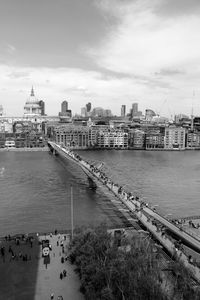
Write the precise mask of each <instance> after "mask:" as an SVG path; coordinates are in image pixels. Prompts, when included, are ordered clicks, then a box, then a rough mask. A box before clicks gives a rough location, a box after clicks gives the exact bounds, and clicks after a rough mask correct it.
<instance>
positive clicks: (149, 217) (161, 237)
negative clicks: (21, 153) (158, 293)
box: [48, 141, 200, 282]
mask: <svg viewBox="0 0 200 300" xmlns="http://www.w3.org/2000/svg"><path fill="white" fill-rule="evenodd" d="M48 146H49V148H50V150H51V151H52V153H54V154H60V155H61V156H63V157H65V158H66V159H68V160H70V161H72V162H74V163H76V164H77V165H78V166H79V167H80V168H81V169H82V170H83V172H84V173H85V174H86V175H87V177H88V178H89V184H90V185H91V187H97V186H98V185H100V184H103V185H104V186H106V187H107V188H108V190H109V191H111V192H112V193H113V194H114V195H115V196H116V197H117V199H118V200H120V201H121V203H123V204H124V205H125V206H126V207H127V209H129V210H130V211H131V212H134V214H135V215H136V216H137V219H138V220H139V221H140V222H141V223H142V224H143V225H144V226H145V227H146V229H147V230H148V231H149V232H150V233H151V234H152V235H153V236H154V237H155V238H156V239H157V240H158V241H159V242H160V243H161V244H162V246H163V247H164V248H165V249H166V250H167V251H168V252H169V253H171V255H172V256H173V257H174V258H177V259H178V258H179V259H180V260H181V261H182V262H183V263H184V264H185V266H186V267H188V268H189V269H190V270H191V271H192V273H193V276H194V278H195V279H196V280H198V281H199V282H200V269H199V268H198V267H197V266H196V265H195V264H194V262H193V261H192V260H191V258H190V259H189V258H188V257H187V255H185V254H184V252H183V251H182V250H180V249H178V247H176V246H175V243H174V240H173V239H172V238H170V236H169V235H167V234H166V230H168V231H171V232H172V233H173V234H174V235H176V236H177V237H178V239H179V240H181V241H182V242H184V243H185V244H186V245H187V246H188V247H191V248H192V249H193V250H195V251H196V252H198V253H200V241H198V240H197V239H196V238H195V237H193V236H192V235H190V234H188V233H187V232H184V231H183V230H182V228H179V227H178V226H176V225H174V224H173V223H171V222H170V221H168V220H167V219H166V218H165V217H163V216H161V215H159V214H158V213H156V212H155V211H154V210H153V209H151V208H150V207H148V204H147V203H145V202H143V201H141V200H140V199H139V198H138V197H134V196H133V195H132V194H131V193H129V192H126V191H125V190H124V189H123V188H122V187H121V186H119V184H115V183H114V182H112V180H110V179H109V178H108V177H107V176H106V174H105V173H103V172H102V171H101V170H100V169H99V168H97V167H95V166H94V165H91V164H90V163H88V162H87V161H85V160H83V159H82V158H81V157H80V156H79V155H78V154H76V153H74V152H73V151H71V150H70V149H68V148H66V147H64V146H61V145H58V144H56V143H54V142H50V141H49V142H48Z"/></svg>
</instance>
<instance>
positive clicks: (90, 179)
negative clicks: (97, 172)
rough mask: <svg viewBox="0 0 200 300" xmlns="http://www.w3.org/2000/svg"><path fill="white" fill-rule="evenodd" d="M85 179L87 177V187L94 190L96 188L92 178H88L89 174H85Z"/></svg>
mask: <svg viewBox="0 0 200 300" xmlns="http://www.w3.org/2000/svg"><path fill="white" fill-rule="evenodd" d="M87 179H88V183H89V188H90V189H92V190H96V189H97V185H96V183H95V182H94V181H93V180H92V178H90V177H89V176H87Z"/></svg>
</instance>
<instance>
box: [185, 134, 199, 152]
mask: <svg viewBox="0 0 200 300" xmlns="http://www.w3.org/2000/svg"><path fill="white" fill-rule="evenodd" d="M186 149H188V150H189V149H200V132H198V131H196V132H193V131H191V130H188V132H187V133H186Z"/></svg>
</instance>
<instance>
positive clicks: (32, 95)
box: [31, 87, 35, 97]
mask: <svg viewBox="0 0 200 300" xmlns="http://www.w3.org/2000/svg"><path fill="white" fill-rule="evenodd" d="M31 97H35V94H34V89H33V87H32V89H31Z"/></svg>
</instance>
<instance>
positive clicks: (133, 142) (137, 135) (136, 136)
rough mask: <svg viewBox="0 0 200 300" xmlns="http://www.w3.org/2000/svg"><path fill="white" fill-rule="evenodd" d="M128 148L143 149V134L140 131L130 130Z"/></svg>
mask: <svg viewBox="0 0 200 300" xmlns="http://www.w3.org/2000/svg"><path fill="white" fill-rule="evenodd" d="M128 139H129V148H130V149H144V148H145V133H144V131H143V130H140V129H130V130H129V133H128Z"/></svg>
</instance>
